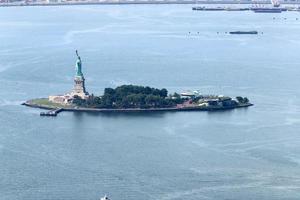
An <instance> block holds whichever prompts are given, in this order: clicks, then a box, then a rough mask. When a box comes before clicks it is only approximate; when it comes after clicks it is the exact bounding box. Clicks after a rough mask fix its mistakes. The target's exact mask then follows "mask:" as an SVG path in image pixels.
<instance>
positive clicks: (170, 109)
mask: <svg viewBox="0 0 300 200" xmlns="http://www.w3.org/2000/svg"><path fill="white" fill-rule="evenodd" d="M22 105H24V106H28V107H32V108H39V109H44V110H48V111H50V112H51V111H55V110H59V112H62V111H66V112H93V113H134V112H143V113H146V112H182V111H209V112H211V111H225V110H233V109H236V108H247V107H250V106H253V105H254V104H252V103H244V104H239V105H236V106H229V107H200V106H191V107H166V108H86V107H63V106H62V107H51V106H46V105H38V104H34V103H31V102H30V100H29V101H26V102H24V103H22Z"/></svg>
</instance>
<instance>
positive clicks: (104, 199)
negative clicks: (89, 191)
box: [100, 195, 110, 200]
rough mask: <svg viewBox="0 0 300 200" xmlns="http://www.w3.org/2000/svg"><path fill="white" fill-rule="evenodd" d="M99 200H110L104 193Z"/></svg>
mask: <svg viewBox="0 0 300 200" xmlns="http://www.w3.org/2000/svg"><path fill="white" fill-rule="evenodd" d="M100 200H110V199H109V198H108V197H107V196H106V195H104V197H102V198H101V199H100Z"/></svg>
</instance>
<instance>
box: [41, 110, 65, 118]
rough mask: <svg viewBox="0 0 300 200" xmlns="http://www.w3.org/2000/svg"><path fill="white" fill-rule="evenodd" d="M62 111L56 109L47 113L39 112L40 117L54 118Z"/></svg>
mask: <svg viewBox="0 0 300 200" xmlns="http://www.w3.org/2000/svg"><path fill="white" fill-rule="evenodd" d="M63 110H64V109H63V108H58V109H55V110H50V111H48V112H41V113H40V116H45V117H56V116H57V115H58V113H60V112H62V111H63Z"/></svg>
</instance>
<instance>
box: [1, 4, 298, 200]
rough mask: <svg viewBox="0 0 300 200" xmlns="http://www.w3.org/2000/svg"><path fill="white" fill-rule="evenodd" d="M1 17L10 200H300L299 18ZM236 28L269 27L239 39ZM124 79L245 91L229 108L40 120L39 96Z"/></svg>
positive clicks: (48, 12)
mask: <svg viewBox="0 0 300 200" xmlns="http://www.w3.org/2000/svg"><path fill="white" fill-rule="evenodd" d="M191 7H192V5H121V6H118V5H95V6H62V7H59V6H53V7H50V6H49V7H10V8H0V200H12V199H13V200H93V199H99V198H100V197H101V196H104V194H107V195H108V196H109V197H110V198H111V199H112V200H179V199H189V200H199V199H204V200H206V199H207V200H219V199H231V200H240V199H243V200H250V199H251V200H253V199H260V200H269V199H272V200H274V199H275V200H284V199H286V200H296V199H299V198H300V132H299V130H300V114H299V112H300V99H299V96H300V90H299V86H300V78H299V77H300V70H299V67H300V59H299V46H300V40H299V35H300V20H297V18H300V13H298V12H284V13H280V14H279V13H278V14H276V13H274V14H263V13H261V14H255V13H253V12H250V11H244V12H226V11H224V12H197V11H192V9H191ZM230 31H258V34H257V35H230V34H226V32H227V33H228V32H230ZM75 49H78V51H79V53H80V56H81V58H82V62H83V73H84V75H85V78H86V87H87V90H88V91H89V92H90V93H94V94H97V95H100V94H102V91H103V89H104V88H106V87H116V86H118V85H121V84H137V85H150V86H153V87H158V88H166V89H168V91H170V92H175V91H178V92H180V91H184V90H199V91H200V92H201V93H203V94H223V95H229V96H233V97H234V96H247V97H248V98H249V99H250V101H251V102H252V103H254V104H255V106H253V107H249V108H245V109H244V108H243V109H236V110H231V111H225V112H178V113H176V112H171V113H168V112H166V113H159V112H157V113H151V114H150V113H145V114H143V113H140V114H134V113H127V114H126V113H124V114H107V113H106V114H105V113H102V114H88V113H71V112H62V113H60V114H59V115H58V116H57V117H53V118H45V117H40V116H39V113H40V112H41V110H39V109H34V108H28V107H24V106H21V105H20V104H21V103H22V102H24V101H26V100H27V99H31V98H36V97H47V96H48V95H50V94H63V93H65V92H67V91H69V90H71V89H72V87H73V77H74V75H75V60H76V55H75Z"/></svg>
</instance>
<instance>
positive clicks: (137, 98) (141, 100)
mask: <svg viewBox="0 0 300 200" xmlns="http://www.w3.org/2000/svg"><path fill="white" fill-rule="evenodd" d="M76 56H77V60H76V65H75V71H76V72H75V77H74V87H73V89H72V90H71V91H70V92H67V93H65V94H63V95H50V96H49V97H48V98H39V99H32V100H28V101H26V102H25V103H23V105H26V106H29V107H35V108H41V109H48V110H51V111H49V112H47V113H44V112H42V113H41V115H42V116H56V115H57V114H58V113H59V112H61V111H81V112H145V111H215V110H228V109H234V108H242V107H249V106H252V105H253V104H252V103H250V102H249V100H248V98H247V97H240V96H237V97H236V99H232V98H231V97H227V96H223V95H203V94H200V93H199V92H198V91H186V92H182V93H180V94H178V93H174V94H168V91H167V90H166V89H165V88H163V89H157V88H150V87H148V86H146V87H144V86H137V85H121V86H118V87H117V88H115V89H113V88H105V90H104V94H103V95H102V96H94V95H93V94H92V95H90V94H89V93H88V92H87V90H86V87H85V78H84V75H83V72H82V67H83V65H82V61H81V58H80V56H79V54H78V51H77V50H76Z"/></svg>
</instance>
